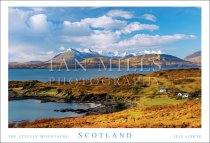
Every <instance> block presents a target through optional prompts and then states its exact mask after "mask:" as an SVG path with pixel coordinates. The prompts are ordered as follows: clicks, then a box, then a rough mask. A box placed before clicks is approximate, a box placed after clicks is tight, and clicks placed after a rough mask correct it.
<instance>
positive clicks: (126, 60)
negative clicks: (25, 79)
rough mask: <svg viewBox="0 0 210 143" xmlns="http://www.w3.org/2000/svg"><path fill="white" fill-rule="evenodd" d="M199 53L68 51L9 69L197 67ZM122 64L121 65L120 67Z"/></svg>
mask: <svg viewBox="0 0 210 143" xmlns="http://www.w3.org/2000/svg"><path fill="white" fill-rule="evenodd" d="M198 55H199V53H197V54H196V53H195V54H192V55H190V56H188V57H186V59H180V58H178V57H175V56H172V55H168V54H142V55H134V54H130V55H124V56H114V55H113V56H108V55H102V54H99V53H97V52H94V51H92V50H89V49H88V50H85V51H78V50H76V49H68V50H66V51H65V52H63V53H60V54H58V55H56V56H54V57H53V58H52V59H50V60H48V61H29V62H25V63H18V62H12V63H9V68H50V67H51V64H52V65H53V68H64V67H65V64H64V63H66V64H67V65H68V67H75V65H76V66H78V67H79V65H78V62H79V63H81V65H85V64H86V67H90V68H94V67H98V66H99V64H101V65H102V64H104V65H110V62H111V64H112V67H119V66H120V67H122V68H127V67H128V66H129V67H142V66H144V67H157V66H161V67H197V66H199V64H198V62H197V61H196V62H195V61H193V60H192V61H190V60H191V59H193V58H197V57H198ZM64 59H65V61H64ZM119 63H120V65H119Z"/></svg>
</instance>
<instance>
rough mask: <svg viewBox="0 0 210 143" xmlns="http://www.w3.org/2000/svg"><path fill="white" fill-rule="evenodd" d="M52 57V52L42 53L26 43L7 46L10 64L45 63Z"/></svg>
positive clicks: (38, 48)
mask: <svg viewBox="0 0 210 143" xmlns="http://www.w3.org/2000/svg"><path fill="white" fill-rule="evenodd" d="M54 55H55V53H54V51H43V50H40V47H36V46H34V45H31V44H27V43H21V44H20V43H18V44H14V45H11V44H10V45H9V61H10V62H27V61H47V60H49V59H51V58H52V57H53V56H54Z"/></svg>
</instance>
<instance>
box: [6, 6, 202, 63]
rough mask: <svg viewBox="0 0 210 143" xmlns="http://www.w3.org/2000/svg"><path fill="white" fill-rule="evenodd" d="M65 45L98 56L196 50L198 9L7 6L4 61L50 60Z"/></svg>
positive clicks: (182, 54) (182, 53)
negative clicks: (7, 24)
mask: <svg viewBox="0 0 210 143" xmlns="http://www.w3.org/2000/svg"><path fill="white" fill-rule="evenodd" d="M69 48H74V49H77V50H80V51H85V50H86V49H91V50H93V51H97V52H99V53H102V54H106V53H108V52H113V53H115V55H125V54H130V53H135V54H144V53H166V54H171V55H174V56H177V57H180V58H184V57H185V56H187V55H189V54H192V53H194V52H196V51H198V50H200V49H201V9H200V8H199V7H10V8H9V61H10V62H16V61H19V62H25V61H31V60H41V61H45V60H49V59H50V58H52V57H53V56H55V55H56V54H58V53H60V52H64V51H65V50H67V49H69Z"/></svg>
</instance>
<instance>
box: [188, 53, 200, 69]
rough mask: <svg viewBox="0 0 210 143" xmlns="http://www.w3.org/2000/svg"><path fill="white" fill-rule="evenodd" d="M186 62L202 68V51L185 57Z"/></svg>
mask: <svg viewBox="0 0 210 143" xmlns="http://www.w3.org/2000/svg"><path fill="white" fill-rule="evenodd" d="M185 60H186V61H190V62H193V63H195V64H196V65H198V66H201V51H197V52H195V53H193V54H191V55H189V56H187V57H185Z"/></svg>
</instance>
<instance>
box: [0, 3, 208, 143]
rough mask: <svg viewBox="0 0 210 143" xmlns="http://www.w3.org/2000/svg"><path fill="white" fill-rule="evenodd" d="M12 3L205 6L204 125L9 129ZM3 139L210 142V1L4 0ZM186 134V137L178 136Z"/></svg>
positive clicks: (2, 65)
mask: <svg viewBox="0 0 210 143" xmlns="http://www.w3.org/2000/svg"><path fill="white" fill-rule="evenodd" d="M10 6H55V7H57V6H65V7H66V6H84V7H85V6H135V7H136V6H199V7H202V128H198V129H191V128H187V129H170V128H167V129H163V128H155V129H149V128H147V129H145V128H133V129H119V128H115V129H93V128H92V129H81V128H73V129H61V128H59V129H13V128H12V129H11V128H8V112H7V111H8V102H7V101H8V7H10ZM1 30H2V31H1V42H2V43H1V48H2V49H1V69H2V71H1V141H2V142H24V141H25V142H208V141H209V80H208V79H209V47H210V46H209V2H208V1H115V2H113V1H92V2H91V1H1ZM79 131H82V132H108V133H114V132H115V133H118V132H132V138H131V139H106V138H102V139H98V138H97V139H93V138H89V139H87V138H82V139H78V136H77V133H78V132H79ZM54 134H57V135H60V134H62V135H68V138H67V139H66V138H61V139H59V138H57V139H41V138H35V139H33V138H27V139H26V138H25V139H22V138H15V139H12V138H9V136H8V135H17V136H19V135H54ZM174 135H184V138H179V139H178V138H174ZM187 135H201V138H185V137H186V136H187Z"/></svg>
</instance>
